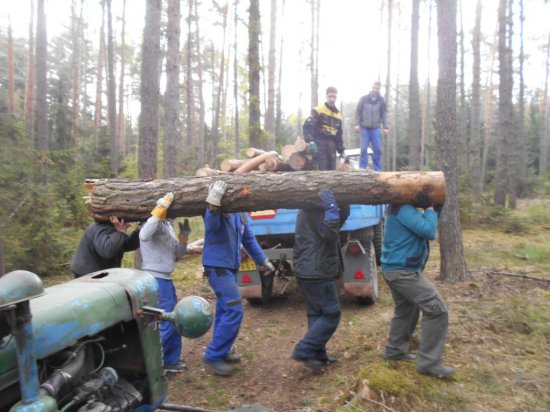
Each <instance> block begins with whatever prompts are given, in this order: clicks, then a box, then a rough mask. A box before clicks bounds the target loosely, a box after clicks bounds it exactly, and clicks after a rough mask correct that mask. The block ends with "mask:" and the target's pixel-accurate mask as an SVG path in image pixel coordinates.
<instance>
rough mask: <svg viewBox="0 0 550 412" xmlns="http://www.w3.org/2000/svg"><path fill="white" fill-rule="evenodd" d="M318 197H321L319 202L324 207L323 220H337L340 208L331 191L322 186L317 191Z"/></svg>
mask: <svg viewBox="0 0 550 412" xmlns="http://www.w3.org/2000/svg"><path fill="white" fill-rule="evenodd" d="M319 198H320V199H321V204H322V205H323V207H324V208H325V219H324V220H325V222H330V221H333V220H339V219H340V208H339V207H338V204H337V203H336V199H335V198H334V194H333V193H332V191H331V190H330V189H327V188H322V189H321V190H320V191H319Z"/></svg>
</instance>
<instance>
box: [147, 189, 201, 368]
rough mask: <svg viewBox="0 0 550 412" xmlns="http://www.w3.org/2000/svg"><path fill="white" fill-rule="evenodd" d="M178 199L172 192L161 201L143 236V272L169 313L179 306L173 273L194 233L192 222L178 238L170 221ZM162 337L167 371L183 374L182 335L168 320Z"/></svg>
mask: <svg viewBox="0 0 550 412" xmlns="http://www.w3.org/2000/svg"><path fill="white" fill-rule="evenodd" d="M173 200H174V194H173V193H171V192H169V193H166V195H165V196H164V197H163V198H162V199H159V200H158V201H157V206H156V207H155V208H154V209H153V211H152V212H151V217H150V218H149V219H147V222H146V223H145V224H144V225H143V227H142V228H141V231H140V233H139V240H140V248H141V257H142V259H143V263H142V269H143V270H144V271H146V272H148V273H150V274H151V275H153V276H154V277H155V279H156V280H157V284H158V287H159V291H158V307H159V308H160V309H163V310H165V311H167V312H171V311H173V310H174V307H175V306H176V303H177V296H176V288H175V287H174V282H172V272H173V271H174V268H175V267H176V260H177V259H179V258H180V257H182V256H183V255H184V254H185V252H186V251H187V236H188V235H189V233H190V232H191V228H190V227H189V221H188V220H187V219H185V222H184V223H183V224H181V223H180V224H179V225H180V235H179V236H176V233H175V231H174V229H173V228H172V225H171V223H170V222H169V221H168V220H167V219H166V214H167V211H168V208H169V207H170V205H171V204H172V201H173ZM160 337H161V340H162V352H163V355H164V370H166V371H168V372H181V371H183V370H185V369H187V366H186V365H185V364H184V363H183V362H180V356H181V347H182V344H181V336H180V335H179V334H178V332H177V331H176V328H175V326H174V325H173V324H172V323H171V322H168V321H163V322H161V325H160Z"/></svg>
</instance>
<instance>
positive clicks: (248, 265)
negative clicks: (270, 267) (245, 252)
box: [239, 259, 256, 272]
mask: <svg viewBox="0 0 550 412" xmlns="http://www.w3.org/2000/svg"><path fill="white" fill-rule="evenodd" d="M252 270H256V263H255V262H254V261H253V260H252V259H244V260H243V261H242V262H241V267H240V268H239V271H240V272H247V271H248V272H250V271H252Z"/></svg>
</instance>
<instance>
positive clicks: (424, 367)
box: [382, 192, 454, 377]
mask: <svg viewBox="0 0 550 412" xmlns="http://www.w3.org/2000/svg"><path fill="white" fill-rule="evenodd" d="M417 207H419V208H421V209H424V211H419V210H417ZM435 209H436V210H434V207H433V205H432V204H431V202H430V199H429V196H428V194H427V193H425V192H419V193H418V194H417V195H416V200H415V202H414V204H404V205H390V207H389V209H388V212H387V216H386V220H385V224H384V242H383V244H382V274H383V276H384V280H385V281H386V283H387V284H388V286H389V287H390V290H391V293H392V296H393V300H394V302H395V311H394V315H393V319H392V321H391V326H390V332H389V336H388V342H387V345H386V349H385V351H384V358H385V359H388V360H414V359H416V369H417V371H418V372H419V373H422V374H425V375H432V376H437V377H448V376H451V375H452V374H453V373H454V369H453V368H451V367H449V366H445V365H443V364H442V363H441V359H442V357H443V351H444V349H445V340H446V338H447V329H448V325H449V315H448V312H447V306H446V305H445V302H444V301H443V299H442V298H441V296H440V294H439V292H438V291H437V289H436V288H435V287H434V286H433V285H432V284H431V283H430V282H429V281H428V279H426V278H425V277H424V276H423V275H422V271H423V270H424V266H425V264H426V262H427V260H428V257H429V254H430V248H429V243H428V241H429V240H433V239H435V236H436V233H437V221H438V218H439V213H440V211H441V206H436V208H435ZM420 312H422V332H421V336H420V344H419V346H418V356H417V357H415V356H414V355H413V354H411V353H409V348H410V340H411V336H412V334H413V332H414V330H415V329H416V325H417V323H418V319H419V316H420Z"/></svg>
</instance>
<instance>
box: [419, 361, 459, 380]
mask: <svg viewBox="0 0 550 412" xmlns="http://www.w3.org/2000/svg"><path fill="white" fill-rule="evenodd" d="M416 371H417V372H418V373H421V374H422V375H429V376H435V377H436V378H448V377H449V376H451V375H452V374H454V373H455V369H454V368H451V367H450V366H445V365H442V364H438V365H435V366H431V367H429V368H416Z"/></svg>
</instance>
